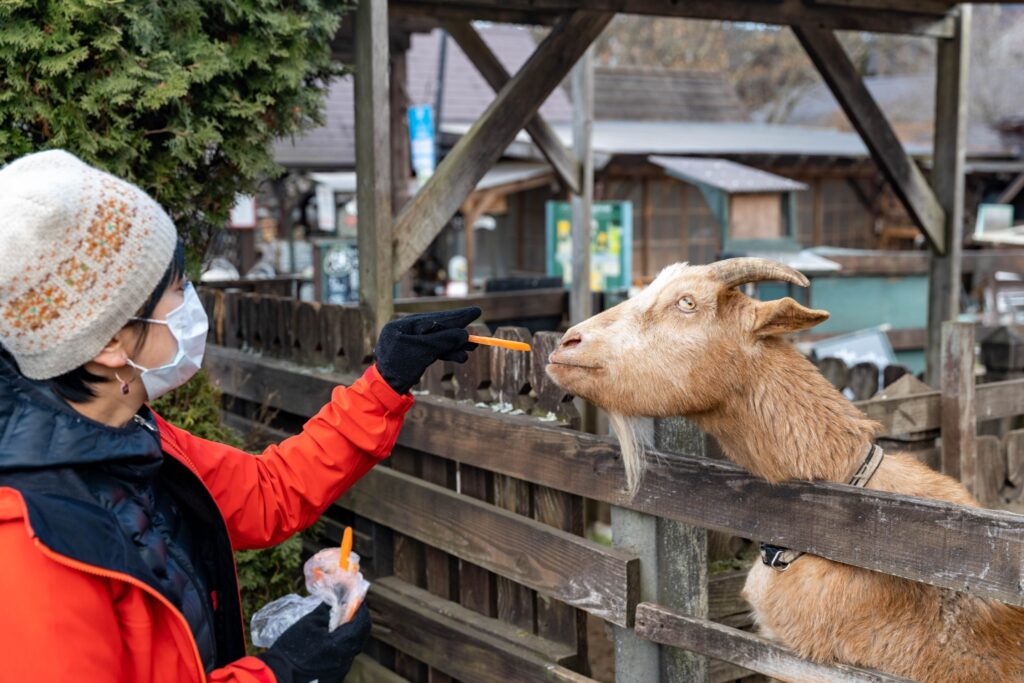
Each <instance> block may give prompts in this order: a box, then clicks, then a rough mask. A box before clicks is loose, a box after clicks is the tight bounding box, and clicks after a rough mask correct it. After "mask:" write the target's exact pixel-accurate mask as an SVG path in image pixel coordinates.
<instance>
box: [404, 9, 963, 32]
mask: <svg viewBox="0 0 1024 683" xmlns="http://www.w3.org/2000/svg"><path fill="white" fill-rule="evenodd" d="M947 4H948V5H952V4H953V3H947ZM396 5H397V6H398V7H399V11H400V12H402V13H407V12H408V13H412V14H420V15H422V14H431V13H434V14H436V13H438V12H444V13H446V16H450V17H457V18H459V19H464V20H473V19H489V20H491V21H507V22H511V23H538V22H543V21H545V19H546V18H549V17H550V16H551V15H552V14H560V13H564V12H571V11H573V10H576V9H578V8H579V7H580V5H581V3H580V2H579V0H398V1H397V2H396ZM886 5H887V7H886V8H884V9H883V8H874V7H872V8H871V9H865V8H864V7H843V6H828V5H823V4H818V3H808V2H804V1H803V0H778V1H775V2H757V1H753V2H752V1H751V0H688V1H687V2H678V1H677V0H588V1H587V3H586V7H587V9H588V10H591V11H595V12H620V13H622V14H646V15H651V16H664V17H687V18H691V19H717V20H720V21H735V22H756V23H763V24H776V25H779V26H789V25H792V24H797V23H805V24H808V25H814V26H820V27H822V28H828V29H836V30H847V31H870V32H879V33H906V34H913V35H925V36H932V37H945V36H949V35H951V34H952V32H953V27H952V20H951V19H950V18H949V17H948V16H947V15H945V14H942V13H935V12H933V11H928V10H930V9H932V8H922V6H921V5H920V4H917V5H915V4H914V3H912V2H902V3H888V2H887V3H886Z"/></svg>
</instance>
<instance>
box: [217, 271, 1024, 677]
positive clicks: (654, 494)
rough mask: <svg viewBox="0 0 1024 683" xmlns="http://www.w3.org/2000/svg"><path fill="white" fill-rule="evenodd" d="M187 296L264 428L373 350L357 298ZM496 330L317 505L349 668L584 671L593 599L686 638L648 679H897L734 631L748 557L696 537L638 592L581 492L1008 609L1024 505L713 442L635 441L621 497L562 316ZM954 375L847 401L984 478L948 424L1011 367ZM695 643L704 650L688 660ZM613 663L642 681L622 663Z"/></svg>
mask: <svg viewBox="0 0 1024 683" xmlns="http://www.w3.org/2000/svg"><path fill="white" fill-rule="evenodd" d="M202 298H203V300H204V303H205V305H206V306H207V310H208V311H210V313H211V320H212V321H213V324H212V326H211V333H210V340H209V341H210V346H209V348H208V352H207V366H208V369H209V371H210V372H211V374H212V375H213V377H214V378H215V379H216V381H217V382H218V383H219V385H220V386H221V388H222V389H223V391H224V393H225V397H226V399H227V405H228V407H229V413H228V415H227V418H226V419H227V421H228V422H229V423H230V424H232V425H233V426H236V427H239V428H241V429H242V430H244V431H246V432H247V433H257V434H262V435H263V438H264V439H265V440H267V441H273V440H276V439H279V438H282V437H284V436H286V435H287V434H289V433H294V432H296V431H297V430H298V429H300V428H301V423H302V421H303V420H304V419H306V418H308V417H309V416H311V415H314V414H315V413H316V412H317V411H318V410H319V409H320V407H321V406H322V405H323V404H324V403H326V402H327V401H328V400H329V398H330V394H331V391H332V389H333V388H334V387H335V386H337V385H338V384H339V383H348V382H351V381H353V380H354V379H355V377H357V376H358V374H359V373H360V372H361V371H362V370H363V369H364V368H365V366H366V363H367V362H368V350H367V349H365V348H363V347H362V342H361V341H360V334H359V330H360V329H361V327H360V322H361V321H360V320H359V318H358V312H357V311H356V310H355V309H346V308H342V307H336V306H320V305H317V304H306V303H301V302H295V301H292V300H288V299H281V298H277V297H268V296H259V295H254V294H234V293H225V292H215V291H212V290H206V291H204V292H202ZM492 319H493V318H492ZM475 331H477V332H486V331H487V330H486V328H484V327H482V326H477V327H476V330H475ZM961 332H962V331H961ZM495 334H496V336H499V337H503V338H507V339H516V340H522V341H529V342H531V343H532V344H533V345H534V352H533V353H532V354H509V353H493V352H492V351H491V350H490V349H484V348H481V349H480V350H478V351H477V352H476V353H475V354H473V358H472V360H471V361H470V362H469V363H466V364H465V365H460V366H453V365H450V364H447V363H439V364H436V365H435V366H434V367H433V368H432V369H431V370H430V372H429V373H428V375H427V376H426V377H425V378H424V381H423V382H422V384H421V385H420V386H419V387H417V393H418V396H417V401H416V404H415V406H414V407H413V409H412V410H411V411H410V413H409V415H408V416H407V418H406V421H405V425H404V427H403V429H402V432H401V434H400V436H399V440H398V446H397V447H396V449H395V452H394V454H393V456H392V457H391V458H390V460H389V462H388V465H389V466H384V467H377V468H375V469H374V470H373V471H371V472H370V473H369V474H368V475H367V476H366V477H365V478H364V479H363V480H361V481H360V482H359V484H357V485H356V486H355V487H353V489H352V490H351V491H350V492H348V493H347V494H346V495H344V496H343V497H342V498H341V499H340V500H339V501H338V503H337V505H336V506H334V508H332V510H331V511H330V512H329V513H328V515H326V517H325V519H326V521H327V528H328V534H329V535H330V536H331V537H332V538H333V539H336V538H337V536H338V531H339V529H340V528H341V525H344V524H352V525H354V526H355V529H356V532H357V533H356V549H357V551H358V552H359V553H360V555H361V556H363V558H364V564H363V567H364V568H365V569H366V571H367V572H368V573H369V574H370V575H371V577H372V581H373V582H374V586H373V589H372V590H371V594H370V599H369V604H370V607H371V609H372V611H373V614H374V621H375V630H374V644H373V646H372V648H371V649H370V654H371V655H372V657H373V661H369V660H365V659H361V662H360V666H359V667H357V671H356V672H355V673H354V676H355V678H354V680H386V681H400V680H409V681H431V682H433V681H441V682H444V681H451V680H457V681H464V682H466V683H477V682H483V683H487V682H491V681H493V682H495V683H498V682H502V683H504V682H507V681H542V680H543V681H551V680H554V681H588V680H592V679H591V678H589V674H590V672H589V670H588V645H589V644H590V643H589V642H588V637H587V629H586V625H587V615H591V619H593V618H597V619H600V620H603V621H604V622H606V623H608V624H611V625H614V626H615V631H616V634H617V636H616V638H617V639H619V638H621V642H622V643H627V642H628V639H629V638H636V639H637V640H638V641H644V642H647V643H652V642H653V643H657V644H659V645H660V646H662V649H663V650H664V651H665V652H676V650H675V649H674V648H683V649H685V650H689V651H691V652H693V653H697V654H698V655H700V657H698V658H696V660H697V664H695V665H693V666H695V668H693V669H691V671H701V672H702V673H701V674H700V675H698V676H691V677H686V678H678V677H677V678H672V677H671V676H669V677H666V678H662V679H660V680H687V681H690V680H712V681H727V680H735V679H738V678H742V677H744V676H749V675H751V673H752V672H756V673H758V674H761V675H764V676H779V677H789V678H796V679H799V680H815V681H895V680H902V679H898V678H895V677H893V676H888V675H885V674H881V673H877V672H870V671H864V670H858V669H854V668H851V667H826V666H821V665H817V664H813V663H810V662H807V661H805V660H802V659H801V658H799V657H797V656H795V655H794V654H793V653H791V652H789V651H787V650H786V649H785V648H782V647H780V646H778V645H775V644H773V643H770V642H769V641H767V640H764V639H762V638H760V637H758V636H757V635H755V634H753V633H751V632H749V631H747V630H744V629H747V628H749V626H750V620H749V617H748V616H747V615H746V614H745V613H746V611H747V608H746V606H745V605H744V604H743V603H742V600H741V598H740V597H739V589H740V587H741V586H742V581H743V574H742V572H732V573H729V574H726V575H722V576H716V577H711V578H710V579H708V578H707V576H706V573H705V572H704V571H703V568H702V566H701V565H702V563H703V565H704V566H706V555H705V556H701V555H700V554H699V553H697V554H695V553H694V552H693V548H688V547H687V548H681V550H680V557H681V558H684V560H685V561H681V562H678V563H676V564H682V565H684V568H685V567H689V568H690V569H691V570H693V573H692V576H694V577H697V578H695V579H694V580H693V581H691V582H688V583H680V584H678V585H671V586H660V587H659V590H658V591H657V593H656V594H652V593H651V590H650V586H649V585H642V581H641V576H643V577H644V579H643V581H644V582H647V581H650V580H652V579H651V578H650V577H651V566H650V561H649V559H648V558H649V555H647V554H646V551H645V549H644V548H642V547H638V546H636V545H631V544H630V543H629V539H628V538H616V539H615V547H607V546H604V545H601V544H599V543H597V542H594V541H591V540H589V539H587V538H585V537H584V529H583V515H582V512H583V505H584V501H585V500H586V499H589V500H594V501H604V502H606V503H608V504H610V505H612V506H614V509H616V510H621V511H623V512H626V513H629V514H630V515H637V516H638V517H639V518H641V519H648V518H649V519H653V518H659V519H661V520H667V521H671V522H672V523H681V524H682V525H684V526H685V528H694V529H710V530H714V531H716V532H721V533H726V534H732V535H735V536H739V537H742V538H747V539H757V540H763V541H769V542H773V543H775V544H778V545H782V546H785V547H790V548H794V549H798V550H803V551H806V552H810V553H813V554H816V555H820V556H822V557H827V558H829V559H833V560H836V561H839V562H844V563H847V564H852V565H856V566H860V567H865V568H868V569H872V570H875V571H879V572H883V573H886V574H891V575H895V576H900V577H904V578H907V579H912V580H915V581H922V582H925V583H929V584H933V585H937V586H942V587H945V588H950V589H954V590H959V591H965V592H969V593H972V594H975V595H980V596H985V597H988V598H994V599H997V600H1002V601H1004V602H1007V603H1011V604H1016V605H1024V573H1022V568H1024V516H1020V515H1017V514H1013V513H1011V512H1006V511H999V510H986V509H973V508H966V507H960V506H955V505H949V504H945V503H940V502H936V501H930V500H922V499H916V498H911V497H906V496H899V495H893V494H887V493H882V492H879V491H872V490H860V489H853V488H851V487H847V486H842V485H837V484H830V483H809V482H790V483H784V484H778V485H769V484H767V483H766V482H764V481H762V480H760V479H757V478H755V477H753V476H751V475H749V474H748V473H746V472H744V471H743V470H741V469H739V468H738V467H736V466H734V465H732V464H730V463H728V462H726V461H723V460H717V459H711V458H707V457H699V456H694V455H690V454H686V453H677V452H665V451H655V452H652V453H651V454H650V455H649V463H648V471H647V474H646V476H645V479H644V481H643V485H642V488H641V490H640V492H639V494H638V495H637V496H636V497H635V498H633V499H628V498H627V497H626V496H625V495H624V489H625V475H624V471H623V468H622V464H621V461H620V452H619V449H618V446H617V443H616V442H615V440H614V439H613V438H610V437H606V436H598V435H593V434H588V433H584V432H582V431H579V430H578V429H576V427H577V426H578V425H579V420H580V416H579V414H578V413H577V411H576V408H575V407H574V405H573V403H572V401H571V397H569V396H567V395H566V394H564V392H562V391H561V390H560V389H559V388H558V387H557V386H556V385H554V384H553V383H552V382H550V380H549V379H548V378H547V377H546V375H545V374H544V371H543V368H544V360H545V358H546V356H547V354H548V353H549V352H550V350H551V349H553V348H554V347H555V345H556V344H557V342H558V337H559V336H558V334H557V333H554V332H538V333H537V334H535V335H532V336H531V335H530V334H529V333H528V332H526V331H525V330H523V329H521V328H509V327H504V328H498V329H497V330H495ZM957 339H958V338H957V337H956V335H955V334H951V337H950V350H949V353H950V354H955V353H956V352H957V349H961V350H962V349H965V348H967V347H966V343H967V342H966V340H961V342H962V343H954V342H957ZM971 350H972V353H971V359H970V361H971V363H972V364H973V345H972V346H971ZM948 365H950V367H951V368H953V369H955V366H956V363H949V364H948ZM961 366H963V364H962V363H961ZM968 379H969V381H970V390H969V391H967V390H966V389H965V387H966V382H967V381H968ZM948 380H949V383H950V386H944V389H943V390H942V391H931V390H928V391H922V392H920V393H913V394H911V395H907V396H898V397H882V398H875V399H872V400H869V401H865V402H861V403H859V406H860V407H861V408H862V409H863V410H864V411H865V412H866V413H867V415H868V416H869V417H871V418H872V419H875V420H878V421H879V422H880V423H881V424H882V425H883V429H884V432H885V435H886V438H889V439H903V438H909V437H914V436H915V435H916V436H920V435H922V434H928V433H931V434H932V435H933V436H932V437H931V440H932V441H934V440H935V437H936V436H937V437H938V439H939V441H940V442H941V443H942V449H941V450H942V458H941V462H943V463H944V464H945V465H947V466H948V465H949V463H952V462H955V463H956V465H957V466H958V467H959V468H960V469H961V470H962V471H963V472H964V473H965V475H967V476H968V477H969V481H971V482H977V481H981V479H980V478H979V477H978V476H977V472H978V471H979V468H978V459H979V457H982V458H986V457H989V456H990V453H989V452H988V450H986V449H987V448H988V447H987V446H986V447H980V448H979V447H978V444H979V442H978V440H977V439H976V435H975V433H974V431H973V424H972V425H971V427H972V429H970V430H967V429H965V428H964V425H965V424H966V423H967V422H970V421H971V420H975V421H977V420H978V419H986V420H993V419H1005V418H1011V417H1014V416H1018V415H1022V414H1024V380H1011V381H1006V382H998V383H992V384H986V385H978V386H977V387H975V386H974V384H973V381H974V379H973V375H971V376H970V377H969V378H965V377H964V376H963V373H961V374H959V375H958V374H957V373H955V372H952V370H951V372H950V373H949V377H948ZM954 384H955V386H953V385H954ZM267 410H270V411H272V412H274V413H276V417H275V419H274V420H272V421H271V423H270V424H269V425H267V424H264V423H263V422H261V421H260V420H259V419H258V416H259V415H261V414H265V413H266V411H267ZM952 423H955V426H954V427H952V428H951V427H950V424H952ZM968 432H969V433H968ZM1008 439H1009V440H1010V442H1012V443H1011V446H1010V449H1009V451H1007V450H1006V449H1003V450H1002V451H1001V452H1002V453H1003V455H1001V456H1000V457H1001V458H1002V462H1003V469H1002V470H1001V471H1002V473H1003V480H1002V481H1000V482H999V484H1000V488H999V491H1000V494H1005V492H1006V490H1007V487H1008V486H1010V485H1013V486H1020V483H1021V474H1022V472H1024V467H1022V466H1021V460H1022V458H1021V454H1022V451H1024V448H1022V445H1024V441H1022V437H1021V436H1020V435H1019V433H1016V434H1013V435H1012V438H1009V437H1008ZM1008 452H1012V453H1013V456H1012V457H1010V456H1008V455H1006V453H1008ZM982 453H984V455H982ZM981 469H983V468H981ZM694 548H698V549H699V546H696V545H695V546H694ZM695 557H696V558H697V559H694V558H695ZM663 559H664V558H663ZM653 580H654V581H656V580H657V579H656V573H655V578H654V579H653ZM672 594H679V595H682V596H684V597H686V596H689V597H691V598H693V599H692V600H690V601H689V602H687V604H688V605H690V607H688V608H687V609H686V611H684V610H682V609H680V608H678V607H676V606H674V605H678V604H680V603H679V601H678V600H675V599H674V597H673V595H672ZM651 595H654V597H653V598H651V597H649V596H651ZM670 598H671V599H670ZM684 602H685V601H684ZM623 647H625V646H623ZM702 658H708V659H709V660H711V663H710V666H707V665H706V663H705V666H704V668H701V665H700V661H699V660H700V659H702ZM617 680H619V681H625V680H644V681H647V680H653V679H649V678H644V677H641V676H638V675H630V674H628V673H620V675H619V678H618V679H617Z"/></svg>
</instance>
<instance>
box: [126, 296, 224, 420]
mask: <svg viewBox="0 0 1024 683" xmlns="http://www.w3.org/2000/svg"><path fill="white" fill-rule="evenodd" d="M134 319H135V320H141V321H142V322H147V323H153V324H156V325H167V328H168V329H169V330H170V331H171V334H172V335H173V336H174V338H175V340H177V342H178V352H177V353H176V354H175V355H174V358H173V359H172V360H171V362H170V363H168V364H167V365H162V366H160V367H158V368H144V367H142V366H141V365H136V364H135V363H133V362H132V361H131V359H129V360H128V365H130V366H132V367H133V368H135V369H137V370H141V371H142V372H141V373H140V375H139V376H140V377H141V378H142V386H144V387H145V388H146V395H147V396H148V397H149V400H150V401H155V400H156V399H157V398H159V397H160V396H163V395H164V394H166V393H167V392H168V391H171V390H172V389H177V388H178V387H180V386H181V385H182V384H184V383H185V382H187V381H189V380H190V379H192V376H193V375H195V374H196V373H197V372H199V368H200V367H202V365H203V352H205V351H206V332H207V330H209V328H210V322H209V320H207V318H206V311H205V310H204V309H203V304H202V302H200V301H199V295H198V294H196V290H195V287H193V286H192V283H191V282H189V283H186V284H185V301H184V302H182V304H181V306H178V307H177V308H175V309H174V310H173V311H171V312H170V313H168V314H167V320H152V319H150V318H134Z"/></svg>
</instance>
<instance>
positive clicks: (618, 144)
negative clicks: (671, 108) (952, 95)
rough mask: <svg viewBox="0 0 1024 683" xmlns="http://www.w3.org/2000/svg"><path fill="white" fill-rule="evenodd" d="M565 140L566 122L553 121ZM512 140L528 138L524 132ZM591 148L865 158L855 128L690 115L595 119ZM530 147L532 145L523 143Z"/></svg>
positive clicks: (451, 128) (568, 135) (923, 150)
mask: <svg viewBox="0 0 1024 683" xmlns="http://www.w3.org/2000/svg"><path fill="white" fill-rule="evenodd" d="M553 128H554V129H555V132H556V133H557V134H558V137H559V139H561V140H562V142H563V143H564V144H566V145H568V144H570V143H571V141H572V128H571V127H570V126H568V125H565V124H559V125H555V126H553ZM444 130H445V132H446V133H451V134H455V135H463V134H465V132H466V131H467V130H469V125H468V124H449V125H446V126H445V127H444ZM516 142H520V143H529V142H530V139H529V137H528V136H527V135H526V133H521V134H520V135H519V136H518V137H517V138H516ZM593 145H594V151H595V153H597V154H606V155H615V154H623V155H635V156H648V155H651V154H662V155H693V156H730V155H738V154H763V155H772V154H778V155H783V154H787V155H788V154H792V155H798V156H799V155H804V156H836V157H851V158H866V157H868V150H867V148H866V147H865V146H864V143H863V142H862V141H861V139H860V137H859V136H858V135H857V134H856V133H847V132H843V131H838V130H831V129H828V128H811V127H807V126H781V125H775V124H768V123H742V122H741V123H705V122H695V121H671V122H670V121H595V122H594V130H593ZM529 151H530V152H531V153H534V152H535V150H533V149H532V147H531V148H530V149H529ZM907 151H908V152H909V153H910V154H911V155H914V156H928V155H930V154H931V146H930V145H928V146H925V145H909V146H907ZM510 154H518V152H517V151H515V150H512V151H511V152H510Z"/></svg>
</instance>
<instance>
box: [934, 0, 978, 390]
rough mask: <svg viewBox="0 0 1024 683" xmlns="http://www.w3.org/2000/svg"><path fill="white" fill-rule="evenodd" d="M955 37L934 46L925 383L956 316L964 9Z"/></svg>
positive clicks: (967, 15) (966, 53) (966, 34)
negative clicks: (935, 235)
mask: <svg viewBox="0 0 1024 683" xmlns="http://www.w3.org/2000/svg"><path fill="white" fill-rule="evenodd" d="M959 12H960V14H959V15H958V17H957V23H956V35H955V36H954V37H953V38H948V39H945V40H941V41H939V46H938V57H937V61H938V64H937V73H936V76H935V81H936V87H935V152H934V154H933V162H934V163H933V165H932V185H933V187H934V188H935V193H936V194H937V196H938V201H939V202H940V203H941V205H942V208H943V213H944V220H943V223H942V234H943V242H944V244H945V245H946V248H945V249H944V250H939V251H938V253H937V254H932V259H931V263H930V264H929V271H928V274H929V278H928V349H927V352H926V358H925V361H926V375H927V377H926V379H927V381H928V383H929V384H931V385H932V386H935V385H936V384H937V383H938V381H939V376H940V374H941V365H940V364H941V363H942V358H941V356H940V353H941V347H942V324H943V323H944V322H945V321H947V320H956V319H957V317H958V316H959V315H960V289H961V287H962V285H961V277H962V269H963V265H962V263H961V255H962V254H963V230H964V164H965V161H966V156H967V97H968V88H967V76H968V71H969V68H968V67H969V61H970V52H971V49H970V22H971V7H970V5H961V6H960V9H959Z"/></svg>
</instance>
